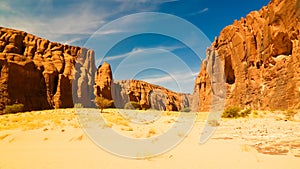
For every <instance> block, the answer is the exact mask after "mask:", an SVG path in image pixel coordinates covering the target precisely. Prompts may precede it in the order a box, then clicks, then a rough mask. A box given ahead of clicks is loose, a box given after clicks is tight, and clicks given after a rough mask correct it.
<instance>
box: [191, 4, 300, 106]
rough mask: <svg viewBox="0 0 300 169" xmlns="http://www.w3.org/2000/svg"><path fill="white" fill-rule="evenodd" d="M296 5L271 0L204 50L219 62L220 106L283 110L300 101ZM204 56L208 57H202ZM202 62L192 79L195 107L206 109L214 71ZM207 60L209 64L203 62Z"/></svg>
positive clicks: (299, 18)
mask: <svg viewBox="0 0 300 169" xmlns="http://www.w3.org/2000/svg"><path fill="white" fill-rule="evenodd" d="M299 31H300V8H299V1H296V0H272V1H271V2H270V3H269V4H268V5H267V6H265V7H263V8H262V9H261V10H260V11H253V12H251V13H250V14H248V15H247V16H246V18H242V19H241V20H239V21H234V23H233V25H230V26H227V27H226V28H224V29H223V30H222V32H221V33H220V36H219V37H218V38H216V39H215V41H214V42H213V43H212V47H211V48H210V49H209V50H208V53H214V55H215V56H216V57H215V59H219V60H220V65H219V67H220V68H222V69H223V73H224V77H225V79H226V84H225V85H226V88H227V90H226V101H225V106H227V107H228V106H241V107H251V108H253V109H262V110H263V109H288V108H295V107H297V106H299V104H300V44H299V39H300V34H299ZM208 56H209V54H208V55H207V57H208ZM215 59H208V60H207V61H204V62H203V63H202V67H201V69H200V73H199V75H198V77H197V79H196V82H195V90H194V95H196V96H194V97H197V98H198V107H197V108H196V109H197V110H198V111H207V110H209V108H210V104H211V98H212V96H213V95H214V94H213V93H212V89H211V84H213V82H214V80H211V79H213V78H212V77H213V76H214V75H213V74H210V73H209V71H207V67H206V66H207V65H209V64H214V63H215ZM208 62H209V63H208Z"/></svg>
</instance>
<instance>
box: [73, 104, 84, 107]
mask: <svg viewBox="0 0 300 169" xmlns="http://www.w3.org/2000/svg"><path fill="white" fill-rule="evenodd" d="M74 108H84V107H83V105H82V104H81V103H75V104H74Z"/></svg>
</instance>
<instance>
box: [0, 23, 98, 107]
mask: <svg viewBox="0 0 300 169" xmlns="http://www.w3.org/2000/svg"><path fill="white" fill-rule="evenodd" d="M77 61H78V62H77ZM94 64H95V63H94V56H93V52H92V51H90V50H86V49H82V48H80V47H75V46H69V45H62V44H59V43H55V42H50V41H48V40H46V39H42V38H39V37H37V36H34V35H31V34H28V33H26V32H23V31H17V30H13V29H8V28H2V27H0V72H1V75H0V110H3V109H4V107H5V105H11V104H14V103H22V104H24V106H25V110H38V109H50V108H67V107H73V97H72V96H73V95H74V96H75V100H78V99H79V100H80V98H83V97H89V96H92V93H93V92H91V91H89V90H90V89H89V88H92V85H93V83H94V79H93V77H94V76H93V72H95V66H93V65H94ZM75 65H76V66H75ZM75 67H76V69H75ZM75 74H76V76H74V75H75ZM83 78H86V79H89V80H87V81H85V80H81V81H80V79H83ZM73 80H77V82H78V83H77V86H75V87H73V92H72V84H73V83H74V82H73ZM82 81H85V82H82ZM88 86H90V87H88ZM88 100H91V98H89V99H88ZM87 104H91V101H90V103H87Z"/></svg>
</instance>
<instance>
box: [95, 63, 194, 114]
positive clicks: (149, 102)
mask: <svg viewBox="0 0 300 169" xmlns="http://www.w3.org/2000/svg"><path fill="white" fill-rule="evenodd" d="M95 83H96V84H95V86H94V89H95V91H94V94H95V96H102V97H104V98H107V99H110V100H114V105H115V107H117V108H124V105H125V104H126V103H128V102H130V101H134V102H138V103H139V104H140V106H141V108H143V109H149V108H152V109H156V110H167V111H178V110H181V109H182V108H185V107H190V103H191V99H192V96H191V95H190V94H180V93H176V92H173V91H171V90H168V89H165V88H163V87H161V86H158V85H153V84H150V83H147V82H144V81H140V80H120V81H113V77H112V71H111V68H110V65H109V64H108V63H106V62H104V63H103V64H102V65H101V66H99V68H98V70H97V75H96V77H95Z"/></svg>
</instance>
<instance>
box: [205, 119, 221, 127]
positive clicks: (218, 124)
mask: <svg viewBox="0 0 300 169" xmlns="http://www.w3.org/2000/svg"><path fill="white" fill-rule="evenodd" d="M208 124H209V125H210V126H212V127H217V126H220V123H219V122H218V120H209V121H208Z"/></svg>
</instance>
